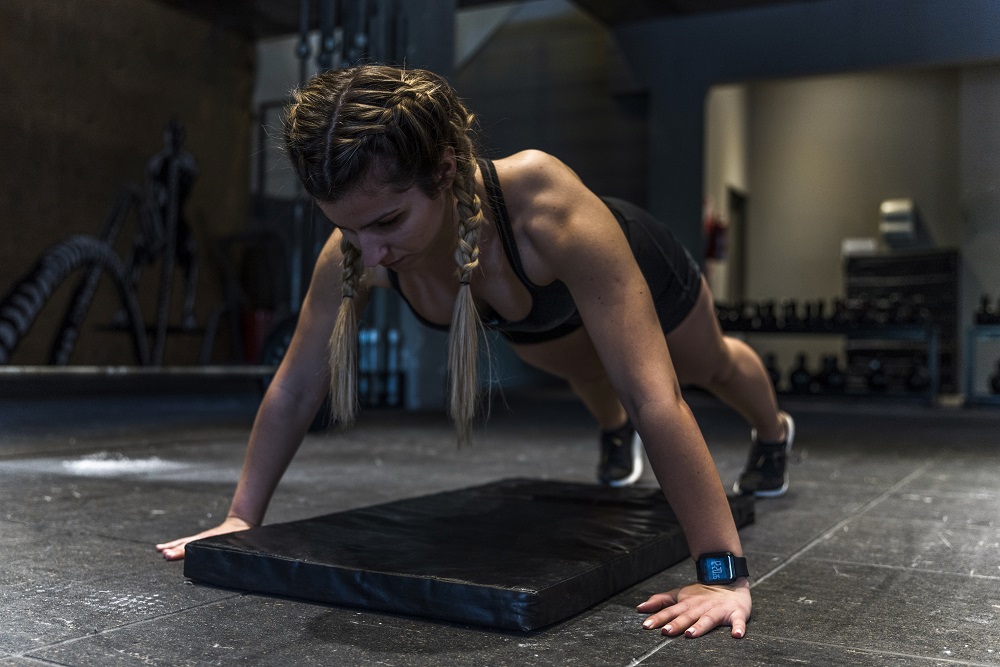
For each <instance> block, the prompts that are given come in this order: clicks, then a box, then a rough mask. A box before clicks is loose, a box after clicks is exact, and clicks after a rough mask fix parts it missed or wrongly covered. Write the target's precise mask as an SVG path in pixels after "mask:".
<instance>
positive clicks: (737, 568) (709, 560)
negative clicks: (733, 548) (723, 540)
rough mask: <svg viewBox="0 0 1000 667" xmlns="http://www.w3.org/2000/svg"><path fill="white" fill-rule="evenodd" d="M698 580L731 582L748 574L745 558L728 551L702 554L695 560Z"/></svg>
mask: <svg viewBox="0 0 1000 667" xmlns="http://www.w3.org/2000/svg"><path fill="white" fill-rule="evenodd" d="M697 570H698V581H700V582H701V583H703V584H731V583H733V582H734V581H736V580H737V579H739V578H740V577H746V576H749V574H750V573H749V571H748V570H747V559H746V558H743V557H742V556H741V557H737V556H734V555H733V554H732V553H730V552H728V551H727V552H724V553H714V554H704V555H702V556H701V557H700V558H699V559H698V561H697Z"/></svg>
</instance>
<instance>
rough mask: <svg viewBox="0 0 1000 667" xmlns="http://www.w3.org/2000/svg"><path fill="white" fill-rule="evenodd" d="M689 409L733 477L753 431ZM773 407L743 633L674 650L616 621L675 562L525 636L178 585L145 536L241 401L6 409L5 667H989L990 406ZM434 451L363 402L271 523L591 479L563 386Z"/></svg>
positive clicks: (210, 494)
mask: <svg viewBox="0 0 1000 667" xmlns="http://www.w3.org/2000/svg"><path fill="white" fill-rule="evenodd" d="M691 403H692V407H693V408H694V410H695V413H696V416H697V417H698V420H699V422H700V423H701V425H702V428H703V430H704V431H705V434H706V436H707V438H708V441H709V443H710V446H711V449H712V452H713V454H714V455H715V457H716V460H717V462H718V466H719V470H720V474H721V475H722V478H723V481H724V482H725V483H726V484H727V485H729V484H731V483H732V481H733V480H734V479H735V477H736V476H737V474H738V471H739V468H740V467H741V465H742V463H743V458H744V456H745V450H746V445H747V439H748V434H747V430H746V428H745V427H744V426H743V425H742V424H741V423H740V421H739V420H738V419H737V418H735V416H734V415H733V414H732V413H730V412H729V411H727V410H725V409H723V408H720V407H719V406H717V405H716V404H715V403H714V402H712V401H711V400H710V399H708V398H706V397H703V396H694V397H692V400H691ZM786 407H788V408H789V409H790V410H791V411H792V412H793V414H794V416H795V417H796V420H797V425H798V432H799V437H798V441H797V443H796V445H797V447H796V453H795V457H794V462H793V464H792V467H791V474H792V487H791V490H790V492H789V493H788V495H787V496H786V497H784V498H781V499H777V500H767V501H758V504H757V522H756V523H755V524H754V525H751V526H749V527H747V528H745V529H743V530H742V537H743V545H744V549H745V550H746V551H747V553H748V556H749V557H750V563H751V568H752V572H753V575H754V605H755V606H754V614H753V618H752V620H751V623H750V627H749V632H748V635H747V637H746V638H744V639H743V640H734V639H731V638H730V637H729V635H728V632H726V631H717V632H714V633H712V634H710V635H708V636H706V637H704V638H701V639H696V640H687V639H673V640H670V639H666V638H664V637H662V636H661V635H659V634H658V633H657V632H655V631H644V630H643V629H642V628H641V626H640V623H641V621H642V619H643V616H641V615H639V614H637V613H636V612H635V610H634V607H635V605H636V604H637V603H638V602H640V601H642V600H644V599H645V598H646V597H647V596H648V595H649V594H651V593H652V592H655V591H661V590H666V589H668V588H672V587H673V586H675V585H677V584H678V583H680V582H683V581H688V580H690V578H691V575H692V566H691V564H690V563H682V564H680V565H678V566H676V567H673V568H670V569H669V570H667V571H664V572H662V573H661V574H659V575H656V576H654V577H652V578H650V579H648V580H646V581H643V582H641V583H640V584H638V585H636V586H634V587H633V588H631V589H629V590H627V591H625V592H623V593H621V594H619V595H617V596H615V597H614V598H612V599H609V600H607V601H605V602H603V603H601V604H599V605H598V606H596V607H594V608H592V609H590V610H587V611H585V612H583V613H581V614H579V615H577V616H574V617H572V618H570V619H569V620H567V621H565V622H562V623H559V624H557V625H555V626H552V627H548V628H545V629H542V630H540V631H537V632H533V633H510V632H496V631H490V630H488V629H483V628H479V627H471V626H460V625H451V624H446V623H439V622H431V621H426V620H421V619H419V618H410V617H403V616H394V615H388V614H378V613H369V612H361V611H358V610H354V609H348V608H340V607H334V606H328V605H322V604H315V603H307V602H300V601H295V600H289V599H278V598H271V597H263V596H256V595H244V594H240V593H237V592H233V591H229V590H224V589H220V588H212V587H208V586H202V585H195V584H192V583H190V582H187V581H185V579H184V577H183V575H182V564H181V563H179V562H174V563H167V562H165V561H163V560H161V559H160V558H159V556H158V555H157V553H156V552H155V551H154V549H153V546H152V545H153V544H154V543H156V542H159V541H164V540H167V539H170V538H173V537H178V536H181V535H184V534H188V533H191V532H194V531H196V530H198V529H201V528H203V527H207V526H209V525H213V524H214V523H215V522H216V521H217V520H218V519H219V518H220V517H221V516H222V515H223V514H224V513H225V511H226V509H227V506H228V500H229V497H230V494H231V491H232V487H233V483H234V481H235V479H236V477H237V475H238V472H239V466H240V463H241V460H242V455H243V448H244V444H245V438H246V434H247V431H248V428H249V420H250V418H251V415H252V412H253V409H254V397H252V396H251V397H243V398H226V399H223V398H220V397H218V396H215V397H200V398H194V399H187V400H178V399H176V398H175V399H165V398H159V399H143V398H131V399H119V400H115V401H112V400H108V399H81V400H76V401H64V402H57V401H45V402H42V401H21V402H18V401H4V402H3V403H2V404H0V503H2V505H0V562H2V566H0V665H2V666H3V667H9V666H13V665H17V666H27V665H39V664H48V665H52V664H57V665H139V664H142V665H149V664H154V665H158V664H162V665H216V664H217V665H229V664H246V665H312V664H315V665H395V666H400V667H406V666H417V665H477V666H478V665H518V666H519V665H569V664H572V665H588V666H589V665H593V666H598V665H637V664H641V665H645V666H653V665H723V664H740V665H744V666H748V667H749V666H753V665H776V664H786V663H788V664H791V663H794V664H813V665H858V664H878V665H933V664H949V665H955V664H960V665H983V664H990V665H1000V519H998V516H1000V474H998V471H1000V410H996V409H983V410H981V411H969V410H954V409H952V410H931V409H929V408H926V407H923V406H916V405H911V406H900V405H894V404H881V405H878V404H876V405H870V404H863V403H860V402H853V403H839V404H838V403H829V402H818V401H811V402H810V401H804V402H803V401H802V399H799V402H797V403H792V402H786ZM452 443H453V441H452V439H451V435H450V430H449V426H448V425H447V423H445V422H444V421H443V420H442V419H441V418H440V417H438V416H436V415H413V414H398V413H384V412H381V413H380V412H375V411H370V412H368V413H367V414H366V415H365V416H364V418H363V420H362V422H361V423H360V425H359V426H358V427H356V428H355V429H354V430H352V431H350V432H349V433H339V432H335V433H329V434H326V433H321V434H313V435H310V436H309V437H308V438H307V440H306V442H305V443H304V445H303V448H302V450H301V451H300V453H299V455H298V457H297V458H296V460H295V462H294V463H293V465H292V468H291V469H290V470H289V472H288V474H287V475H286V478H285V481H284V482H283V484H282V485H281V487H280V488H279V491H278V493H277V495H276V497H275V499H274V502H273V504H272V509H271V512H270V514H269V516H268V520H269V521H285V520H291V519H296V518H303V517H308V516H313V515H317V514H324V513H327V512H331V511H336V510H340V509H347V508H351V507H357V506H362V505H370V504H373V503H378V502H382V501H386V500H391V499H397V498H405V497H409V496H413V495H417V494H423V493H428V492H433V491H439V490H445V489H456V488H461V487H465V486H469V485H473V484H480V483H484V482H488V481H492V480H496V479H499V478H503V477H511V476H528V477H551V478H557V479H566V480H574V481H590V480H591V479H592V475H593V467H594V464H595V458H596V443H595V434H594V432H593V431H592V429H591V428H590V427H589V425H588V421H587V418H586V416H585V414H584V413H583V412H582V411H581V409H580V408H579V407H578V406H577V405H576V404H575V403H573V402H571V401H568V400H566V398H565V397H564V396H561V395H545V396H540V395H536V396H514V397H510V407H509V409H507V408H504V407H498V408H495V409H494V414H493V418H492V419H491V421H490V424H489V426H488V428H487V429H486V430H485V431H484V432H481V433H480V435H479V437H478V439H477V444H476V446H475V447H474V448H472V449H466V450H462V451H457V450H456V449H455V447H454V445H453V444H452ZM643 483H652V479H651V477H649V476H648V475H647V476H646V477H644V479H643Z"/></svg>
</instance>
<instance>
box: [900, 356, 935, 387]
mask: <svg viewBox="0 0 1000 667" xmlns="http://www.w3.org/2000/svg"><path fill="white" fill-rule="evenodd" d="M930 386H931V373H930V371H929V370H928V369H927V364H926V363H924V362H923V361H920V360H917V359H914V360H913V363H912V365H911V367H910V372H909V374H908V375H907V376H906V388H907V389H909V390H910V391H913V392H921V391H927V388H928V387H930Z"/></svg>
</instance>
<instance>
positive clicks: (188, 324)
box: [0, 121, 198, 366]
mask: <svg viewBox="0 0 1000 667" xmlns="http://www.w3.org/2000/svg"><path fill="white" fill-rule="evenodd" d="M184 136H185V134H184V128H183V127H182V126H181V125H180V123H178V122H176V121H171V122H170V123H168V125H167V127H166V129H165V130H164V134H163V142H164V147H163V149H162V150H160V151H159V152H157V153H155V154H154V155H153V156H152V157H151V158H150V159H149V160H148V161H147V163H146V170H145V181H144V184H143V187H142V188H141V189H140V188H139V187H138V186H135V185H127V186H125V187H124V188H122V190H121V192H120V193H119V196H118V198H117V199H116V200H115V203H114V204H113V205H112V207H111V211H110V212H109V214H108V217H107V219H106V220H105V223H104V228H103V229H102V230H101V233H100V236H99V237H90V236H85V235H77V236H72V237H70V238H68V239H66V240H65V241H62V242H60V243H57V244H55V245H53V246H51V247H49V248H48V249H47V250H46V251H45V252H44V253H43V255H42V256H41V257H40V258H39V260H38V262H37V263H36V265H35V267H34V268H33V269H32V270H31V271H29V272H28V273H27V274H25V275H24V276H23V277H22V278H21V279H20V280H19V281H18V282H17V283H15V285H14V287H13V288H11V290H10V291H9V292H8V293H7V295H6V296H5V297H4V298H3V300H0V364H6V363H9V359H10V357H11V356H12V355H13V353H14V350H15V348H16V347H17V345H18V344H19V343H20V341H21V339H22V338H23V337H24V336H25V335H26V334H27V333H28V330H29V329H30V328H31V326H32V324H34V322H35V319H36V318H37V316H38V314H39V313H40V311H41V310H42V308H43V307H44V306H45V304H46V302H47V301H48V298H49V297H50V296H51V294H52V293H53V292H54V291H55V290H56V288H57V287H58V286H59V285H60V284H62V282H63V281H65V280H67V279H68V278H69V277H70V275H71V274H72V273H73V272H74V271H76V270H77V269H84V270H85V273H84V275H83V276H81V278H80V280H79V282H78V284H77V287H76V290H75V291H74V293H73V297H72V299H71V300H70V304H69V306H68V307H67V309H66V312H65V315H64V316H63V319H62V325H61V327H60V329H59V331H58V333H57V335H56V337H55V340H54V342H53V344H52V347H51V351H50V354H49V363H50V364H52V365H57V366H65V365H67V364H68V363H69V362H70V356H71V354H72V352H73V348H74V346H75V345H76V341H77V339H78V338H79V336H80V330H81V327H82V325H83V320H84V318H85V317H86V315H87V311H88V310H89V308H90V304H91V301H92V300H93V298H94V294H95V292H96V291H97V286H98V282H99V281H100V278H101V276H102V275H103V274H105V273H106V274H108V275H109V276H110V277H111V278H112V279H113V280H114V281H115V283H116V287H117V288H118V293H119V296H120V297H121V302H122V310H121V311H120V312H119V314H118V315H117V316H116V318H115V320H116V321H115V323H114V326H115V328H116V329H121V330H124V331H126V332H129V333H131V335H132V339H133V340H132V344H133V349H134V350H135V355H136V359H137V361H138V363H139V364H141V365H149V364H153V365H160V364H162V362H163V354H164V350H165V348H166V340H167V333H168V329H169V327H168V318H169V314H170V302H171V295H172V292H173V278H174V267H175V264H177V265H179V266H181V268H183V269H184V270H185V276H184V277H185V291H184V300H183V304H184V310H183V316H182V322H181V326H180V328H181V329H182V330H185V331H191V330H193V329H194V328H195V318H194V302H195V289H196V284H197V275H198V264H197V255H198V253H197V247H196V245H195V241H194V236H193V235H192V234H191V231H190V225H189V224H188V223H187V221H186V219H185V217H184V215H183V207H184V202H185V201H186V199H187V197H188V195H189V194H190V191H191V188H192V186H193V184H194V181H195V179H196V177H197V175H198V166H197V163H196V162H195V159H194V157H193V156H192V155H191V154H190V153H189V152H187V151H186V150H184V148H183V144H184ZM133 210H134V211H135V213H136V217H137V218H138V229H137V230H136V232H135V235H134V236H133V239H132V246H131V250H130V253H129V256H128V258H127V260H126V261H125V262H124V263H123V262H122V261H121V260H120V259H119V258H118V256H117V254H116V252H115V250H114V247H115V243H116V241H117V240H118V237H119V235H120V234H121V231H122V228H123V227H124V225H125V222H126V220H127V219H128V216H129V214H130V212H132V211H133ZM155 262H159V263H160V278H159V283H158V285H157V305H156V319H155V321H154V323H153V324H152V325H150V327H149V329H150V331H151V332H152V334H153V338H152V341H151V343H150V342H149V341H148V340H147V331H146V325H145V324H144V323H143V320H142V313H141V312H140V311H139V309H138V297H137V292H138V289H139V278H140V275H141V272H142V267H143V266H148V265H151V264H154V263H155Z"/></svg>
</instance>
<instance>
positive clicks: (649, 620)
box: [642, 618, 653, 630]
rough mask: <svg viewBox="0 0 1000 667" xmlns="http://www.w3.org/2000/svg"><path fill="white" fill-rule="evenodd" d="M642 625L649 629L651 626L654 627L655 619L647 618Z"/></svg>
mask: <svg viewBox="0 0 1000 667" xmlns="http://www.w3.org/2000/svg"><path fill="white" fill-rule="evenodd" d="M642 627H644V628H646V629H647V630H649V629H650V628H651V627H653V619H651V618H647V619H646V620H645V621H643V622H642Z"/></svg>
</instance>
